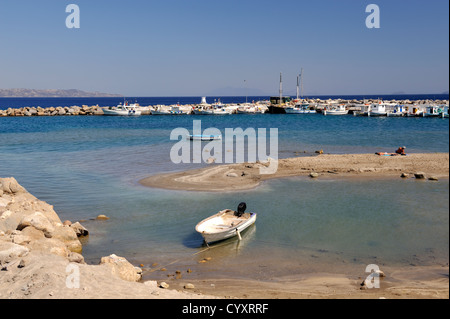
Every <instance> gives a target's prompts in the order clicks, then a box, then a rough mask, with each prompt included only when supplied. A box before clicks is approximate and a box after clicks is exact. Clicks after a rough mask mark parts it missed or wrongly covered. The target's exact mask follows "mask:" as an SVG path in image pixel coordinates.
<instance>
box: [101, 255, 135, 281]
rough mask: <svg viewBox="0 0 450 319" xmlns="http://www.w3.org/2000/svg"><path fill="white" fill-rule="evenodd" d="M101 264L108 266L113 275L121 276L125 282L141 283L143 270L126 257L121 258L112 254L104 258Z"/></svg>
mask: <svg viewBox="0 0 450 319" xmlns="http://www.w3.org/2000/svg"><path fill="white" fill-rule="evenodd" d="M100 264H101V265H107V266H108V267H109V268H110V270H111V273H113V274H115V275H117V276H119V277H120V278H122V279H123V280H127V281H139V280H141V278H142V270H141V269H140V268H137V267H134V266H133V265H132V264H131V263H130V262H128V260H126V259H125V258H124V257H119V256H116V255H115V254H112V255H109V256H107V257H102V258H101V261H100ZM138 269H139V270H138Z"/></svg>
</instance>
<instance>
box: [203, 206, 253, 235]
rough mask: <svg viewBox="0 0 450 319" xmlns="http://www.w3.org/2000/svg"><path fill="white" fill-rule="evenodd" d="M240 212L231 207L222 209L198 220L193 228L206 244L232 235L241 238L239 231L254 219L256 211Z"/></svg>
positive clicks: (249, 224) (251, 223)
mask: <svg viewBox="0 0 450 319" xmlns="http://www.w3.org/2000/svg"><path fill="white" fill-rule="evenodd" d="M241 204H242V203H241ZM241 204H240V205H239V206H241ZM244 205H245V204H244ZM244 210H245V209H244ZM241 213H242V214H240V212H239V209H238V212H235V211H233V210H231V209H225V210H222V211H220V212H218V213H217V214H215V215H212V216H210V217H208V218H206V219H204V220H202V221H201V222H199V223H198V224H197V226H195V230H196V231H197V232H199V233H200V234H201V235H202V237H203V239H204V241H205V242H206V244H210V243H214V242H218V241H221V240H224V239H227V238H231V237H234V236H238V238H239V239H241V238H242V237H241V233H242V232H243V231H244V230H245V229H247V228H248V227H249V226H251V225H253V224H254V223H255V221H256V213H244V212H241Z"/></svg>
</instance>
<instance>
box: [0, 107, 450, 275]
mask: <svg viewBox="0 0 450 319" xmlns="http://www.w3.org/2000/svg"><path fill="white" fill-rule="evenodd" d="M194 119H197V120H198V119H200V120H202V127H203V128H207V127H217V128H218V129H220V130H221V131H222V132H223V131H224V129H225V128H227V127H233V128H235V127H242V128H244V129H245V128H247V127H255V128H271V127H272V128H273V127H276V128H278V129H279V157H291V156H296V155H298V154H302V155H313V154H314V151H315V150H318V149H323V150H324V151H325V152H326V153H372V152H376V151H393V150H394V149H395V148H396V147H398V146H399V145H407V146H408V151H409V152H436V151H439V152H448V149H449V134H448V133H449V126H448V123H449V122H448V119H426V118H424V119H422V118H417V119H416V118H399V119H396V118H362V117H352V116H347V117H324V116H321V115H313V116H296V115H293V116H289V115H254V116H251V115H233V116H226V117H202V116H180V117H156V116H142V117H139V118H121V117H117V118H116V117H112V118H111V117H101V116H100V117H95V116H92V117H81V116H80V117H39V118H37V117H33V118H0V142H1V143H0V163H1V164H0V176H2V177H7V176H14V177H16V179H17V180H18V181H19V183H21V184H22V185H23V186H24V187H25V188H27V190H28V191H30V192H31V193H32V194H33V195H35V196H37V197H38V198H39V199H41V200H44V201H47V202H49V203H50V204H52V205H54V207H55V210H56V212H57V213H58V214H59V215H60V217H61V219H62V220H65V219H69V220H72V221H76V220H82V219H85V220H86V221H85V222H83V224H84V225H85V226H86V227H87V228H88V230H89V231H90V234H91V235H90V236H89V238H88V240H87V242H86V243H85V244H84V247H83V255H84V256H85V259H86V260H87V261H88V262H91V263H97V262H98V261H99V259H100V257H101V256H106V255H109V254H111V253H115V254H117V255H121V256H124V257H126V258H127V259H129V260H130V261H132V262H133V263H135V264H141V263H142V264H144V266H145V268H146V269H149V268H152V267H151V265H152V264H153V263H158V265H159V266H164V265H168V266H167V269H168V271H169V272H170V271H172V272H173V271H175V269H178V268H181V269H187V268H191V269H192V270H194V272H193V273H192V274H191V276H206V275H211V276H219V275H220V276H244V275H245V276H249V275H248V269H249V268H250V269H252V270H253V271H252V272H251V275H250V277H254V278H258V279H261V278H263V279H268V278H269V279H270V278H273V277H276V276H280V275H283V274H292V273H304V272H320V271H326V272H333V271H335V272H347V271H348V272H350V271H351V270H352V269H354V268H358V269H364V268H365V265H367V264H370V263H375V264H379V265H380V266H381V265H390V266H394V265H398V266H408V265H428V264H438V265H441V264H445V263H448V251H449V248H448V247H449V245H448V244H449V243H448V239H449V220H448V211H449V182H448V179H446V180H440V181H438V182H431V181H416V180H414V179H408V180H403V179H400V178H399V179H385V180H383V179H374V180H370V181H367V180H362V179H358V178H352V179H348V178H347V179H340V178H338V176H337V177H336V178H335V179H332V178H326V179H323V178H319V179H309V178H304V177H298V178H288V179H281V180H271V181H267V182H265V183H264V184H263V185H261V186H260V187H258V188H257V189H253V190H249V191H244V192H238V193H232V192H228V193H227V192H225V193H202V192H184V191H168V190H161V189H152V188H146V187H143V186H141V185H140V184H138V180H139V179H141V178H143V177H146V176H148V175H150V174H156V173H160V172H167V171H174V170H185V169H190V168H197V167H202V166H205V164H182V165H175V164H173V163H171V161H170V158H169V152H170V149H171V147H172V146H173V144H174V141H170V140H169V135H170V132H171V130H172V129H174V128H177V127H184V128H187V129H189V130H192V125H193V122H192V121H193V120H194ZM223 151H224V152H225V150H223ZM302 152H306V153H302ZM241 201H245V202H246V203H247V207H248V210H251V211H255V212H257V213H258V219H257V222H256V225H255V226H253V227H251V228H250V229H249V230H248V231H247V232H246V233H245V234H244V238H243V241H242V242H238V241H236V240H230V241H227V242H224V243H222V244H220V245H218V246H216V247H215V248H213V249H211V250H208V251H204V252H202V251H203V250H204V248H205V247H204V246H202V238H201V236H200V235H198V234H197V233H195V231H194V227H195V225H196V224H197V222H198V221H200V220H202V219H203V218H205V217H207V216H209V215H211V214H213V213H215V212H217V211H219V210H222V209H224V208H230V209H235V208H236V207H237V204H238V203H239V202H241ZM99 214H105V215H107V216H109V217H110V219H109V220H108V221H101V222H100V221H94V220H90V219H91V218H93V217H95V216H97V215H99ZM205 257H212V259H211V261H208V262H206V263H200V264H199V263H198V261H200V260H202V259H203V258H205ZM153 268H154V267H153ZM145 276H147V277H149V278H155V277H164V276H167V273H165V272H160V271H154V272H151V271H147V272H146V273H145Z"/></svg>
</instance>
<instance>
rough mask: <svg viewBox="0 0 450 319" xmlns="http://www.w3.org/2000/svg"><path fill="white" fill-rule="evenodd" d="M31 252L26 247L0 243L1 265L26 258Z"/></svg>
mask: <svg viewBox="0 0 450 319" xmlns="http://www.w3.org/2000/svg"><path fill="white" fill-rule="evenodd" d="M29 251H30V250H29V249H28V248H26V247H24V246H21V245H18V244H15V243H11V242H3V241H1V242H0V264H6V263H8V262H10V261H11V260H13V259H16V258H19V257H24V256H26V255H27V254H28V252H29Z"/></svg>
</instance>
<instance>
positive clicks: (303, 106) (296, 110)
mask: <svg viewBox="0 0 450 319" xmlns="http://www.w3.org/2000/svg"><path fill="white" fill-rule="evenodd" d="M316 113H317V112H316V110H314V109H312V108H310V107H309V103H300V104H296V105H294V106H292V107H287V108H286V114H316Z"/></svg>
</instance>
